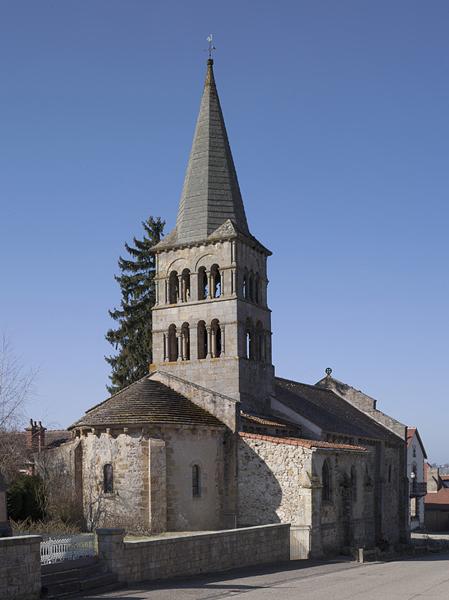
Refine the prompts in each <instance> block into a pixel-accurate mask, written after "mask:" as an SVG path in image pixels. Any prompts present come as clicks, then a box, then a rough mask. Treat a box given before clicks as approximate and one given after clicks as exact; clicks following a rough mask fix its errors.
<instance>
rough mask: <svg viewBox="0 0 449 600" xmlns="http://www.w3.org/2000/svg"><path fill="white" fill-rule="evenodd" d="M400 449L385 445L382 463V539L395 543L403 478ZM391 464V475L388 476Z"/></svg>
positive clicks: (397, 536)
mask: <svg viewBox="0 0 449 600" xmlns="http://www.w3.org/2000/svg"><path fill="white" fill-rule="evenodd" d="M401 450H402V449H399V448H397V447H395V446H388V445H386V446H385V450H384V464H383V469H382V484H383V490H384V492H383V515H382V533H383V537H384V539H386V540H388V541H389V542H390V543H393V544H394V543H396V542H398V541H399V538H400V531H401V527H400V513H401V506H402V505H401V501H402V494H401V485H400V484H401V482H402V481H403V480H404V471H403V465H401V460H400V453H401ZM390 466H391V477H390Z"/></svg>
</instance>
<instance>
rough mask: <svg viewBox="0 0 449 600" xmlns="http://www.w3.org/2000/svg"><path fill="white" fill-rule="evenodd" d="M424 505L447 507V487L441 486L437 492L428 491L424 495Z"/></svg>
mask: <svg viewBox="0 0 449 600" xmlns="http://www.w3.org/2000/svg"><path fill="white" fill-rule="evenodd" d="M424 502H425V504H426V507H430V506H447V508H448V509H449V488H441V489H440V490H438V492H430V493H429V494H427V495H426V496H425V497H424Z"/></svg>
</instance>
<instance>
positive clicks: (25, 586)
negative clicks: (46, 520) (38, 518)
mask: <svg viewBox="0 0 449 600" xmlns="http://www.w3.org/2000/svg"><path fill="white" fill-rule="evenodd" d="M41 539H42V538H41V537H40V536H38V535H27V536H22V537H9V538H0V598H1V599H2V600H34V599H37V598H39V596H40V591H41V557H40V542H41Z"/></svg>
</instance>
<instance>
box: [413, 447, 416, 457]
mask: <svg viewBox="0 0 449 600" xmlns="http://www.w3.org/2000/svg"><path fill="white" fill-rule="evenodd" d="M413 458H416V448H415V446H413Z"/></svg>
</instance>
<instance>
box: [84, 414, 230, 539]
mask: <svg viewBox="0 0 449 600" xmlns="http://www.w3.org/2000/svg"><path fill="white" fill-rule="evenodd" d="M226 431H227V430H225V429H224V428H218V427H216V428H215V427H187V426H175V425H167V426H152V427H151V428H147V431H146V432H142V430H141V429H140V430H129V429H127V430H126V432H124V431H123V428H121V430H113V429H110V430H108V432H104V431H102V432H100V431H96V432H95V433H88V434H87V435H86V436H82V437H81V444H82V448H83V455H82V456H83V465H82V471H83V476H82V482H83V500H84V516H85V519H86V522H87V525H88V527H89V529H93V528H96V527H98V526H101V527H106V526H108V527H123V528H125V529H127V530H128V531H133V532H139V531H141V532H152V533H160V532H162V531H166V530H167V529H168V530H171V531H185V530H189V531H192V530H201V529H203V530H204V529H220V528H222V527H224V526H226V525H227V524H228V521H226V520H225V512H228V513H229V512H231V513H232V512H233V511H234V512H235V508H233V507H232V506H229V503H227V497H228V496H229V489H231V490H232V483H233V482H232V461H233V456H232V452H231V453H230V454H229V453H228V452H226V453H225V448H227V446H226V444H225V437H226V438H228V437H229V436H232V434H230V433H229V434H227V433H226ZM225 454H226V455H225ZM106 464H111V465H112V470H113V491H112V492H107V493H105V492H104V489H103V481H104V478H103V468H104V466H105V465H106ZM193 465H198V467H199V470H200V489H199V492H200V493H199V495H197V496H194V495H193V493H192V469H193ZM225 478H226V480H225ZM228 483H229V485H228Z"/></svg>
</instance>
